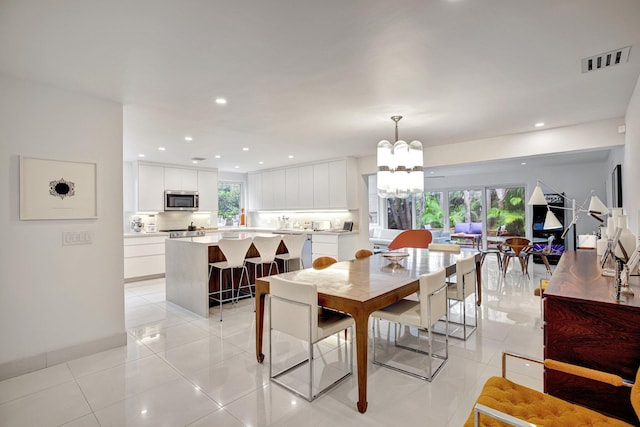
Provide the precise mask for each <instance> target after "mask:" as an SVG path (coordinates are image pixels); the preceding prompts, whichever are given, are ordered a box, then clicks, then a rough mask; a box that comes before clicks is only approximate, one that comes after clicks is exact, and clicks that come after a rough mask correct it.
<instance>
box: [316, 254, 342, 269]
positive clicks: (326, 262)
mask: <svg viewBox="0 0 640 427" xmlns="http://www.w3.org/2000/svg"><path fill="white" fill-rule="evenodd" d="M336 262H338V261H336V259H335V258H331V257H330V256H321V257H320V258H316V259H315V261H313V268H314V269H316V270H322V269H323V268H327V267H329V266H330V265H331V264H335V263H336Z"/></svg>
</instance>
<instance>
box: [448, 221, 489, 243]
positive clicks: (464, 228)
mask: <svg viewBox="0 0 640 427" xmlns="http://www.w3.org/2000/svg"><path fill="white" fill-rule="evenodd" d="M451 238H453V239H464V240H471V245H472V246H475V245H476V244H477V245H478V247H479V246H480V240H482V223H481V222H457V223H456V224H455V225H454V227H453V234H451Z"/></svg>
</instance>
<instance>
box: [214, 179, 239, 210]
mask: <svg viewBox="0 0 640 427" xmlns="http://www.w3.org/2000/svg"><path fill="white" fill-rule="evenodd" d="M218 215H220V216H221V217H222V218H224V219H228V218H234V217H236V216H237V215H240V184H232V183H220V184H219V185H218Z"/></svg>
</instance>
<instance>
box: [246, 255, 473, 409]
mask: <svg viewBox="0 0 640 427" xmlns="http://www.w3.org/2000/svg"><path fill="white" fill-rule="evenodd" d="M399 251H401V252H404V253H406V254H407V256H406V257H405V258H403V259H401V260H399V261H398V262H390V260H389V258H387V257H386V256H385V254H384V253H382V254H376V255H373V256H370V257H368V258H364V259H360V260H355V259H354V260H351V261H342V262H338V263H335V264H333V265H331V266H330V267H328V268H325V269H323V270H314V269H312V268H310V269H305V270H298V271H292V272H288V273H283V274H280V275H279V277H282V278H285V279H288V280H293V281H299V282H304V283H310V284H315V285H316V286H317V288H318V305H320V306H323V307H327V308H331V309H334V310H340V311H343V312H345V313H348V314H350V315H351V316H352V317H353V319H354V321H355V329H356V355H357V360H356V363H357V367H358V402H357V407H358V411H360V412H361V413H364V412H365V411H366V410H367V405H368V402H367V361H368V359H367V358H368V356H367V349H368V340H369V333H368V323H369V315H370V314H371V313H373V312H374V311H376V310H379V309H381V308H383V307H386V306H388V305H390V304H393V303H394V302H396V301H399V300H401V299H402V298H404V297H406V296H409V295H411V294H412V293H414V292H416V291H418V290H419V278H420V276H421V275H422V274H425V273H430V272H434V271H437V270H440V269H442V268H444V269H445V270H446V274H447V276H452V275H454V274H455V272H456V260H457V259H459V258H461V257H464V256H468V255H469V254H475V261H476V271H477V273H478V281H477V290H476V295H477V297H478V300H477V303H478V305H479V304H480V298H481V294H480V290H481V280H480V279H481V278H480V269H481V266H480V253H479V252H477V251H475V250H471V249H469V250H465V249H463V250H462V252H461V253H459V254H456V253H450V252H436V251H429V250H428V249H414V248H406V249H400V250H399ZM394 252H397V251H394ZM268 293H269V277H263V278H259V279H257V280H256V299H255V301H256V357H257V359H258V362H260V363H262V362H263V361H264V353H263V352H262V342H263V333H264V331H263V326H264V306H265V302H264V300H265V296H266V295H267V294H268Z"/></svg>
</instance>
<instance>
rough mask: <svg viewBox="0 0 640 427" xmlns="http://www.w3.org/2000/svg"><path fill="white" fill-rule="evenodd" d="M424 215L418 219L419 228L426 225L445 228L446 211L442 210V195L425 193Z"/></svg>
mask: <svg viewBox="0 0 640 427" xmlns="http://www.w3.org/2000/svg"><path fill="white" fill-rule="evenodd" d="M422 208H423V210H422V215H421V216H420V217H419V218H418V224H417V225H418V228H423V227H424V226H425V225H429V226H431V228H443V227H444V210H443V209H442V193H440V192H437V193H431V192H425V193H424V199H423V207H422Z"/></svg>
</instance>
